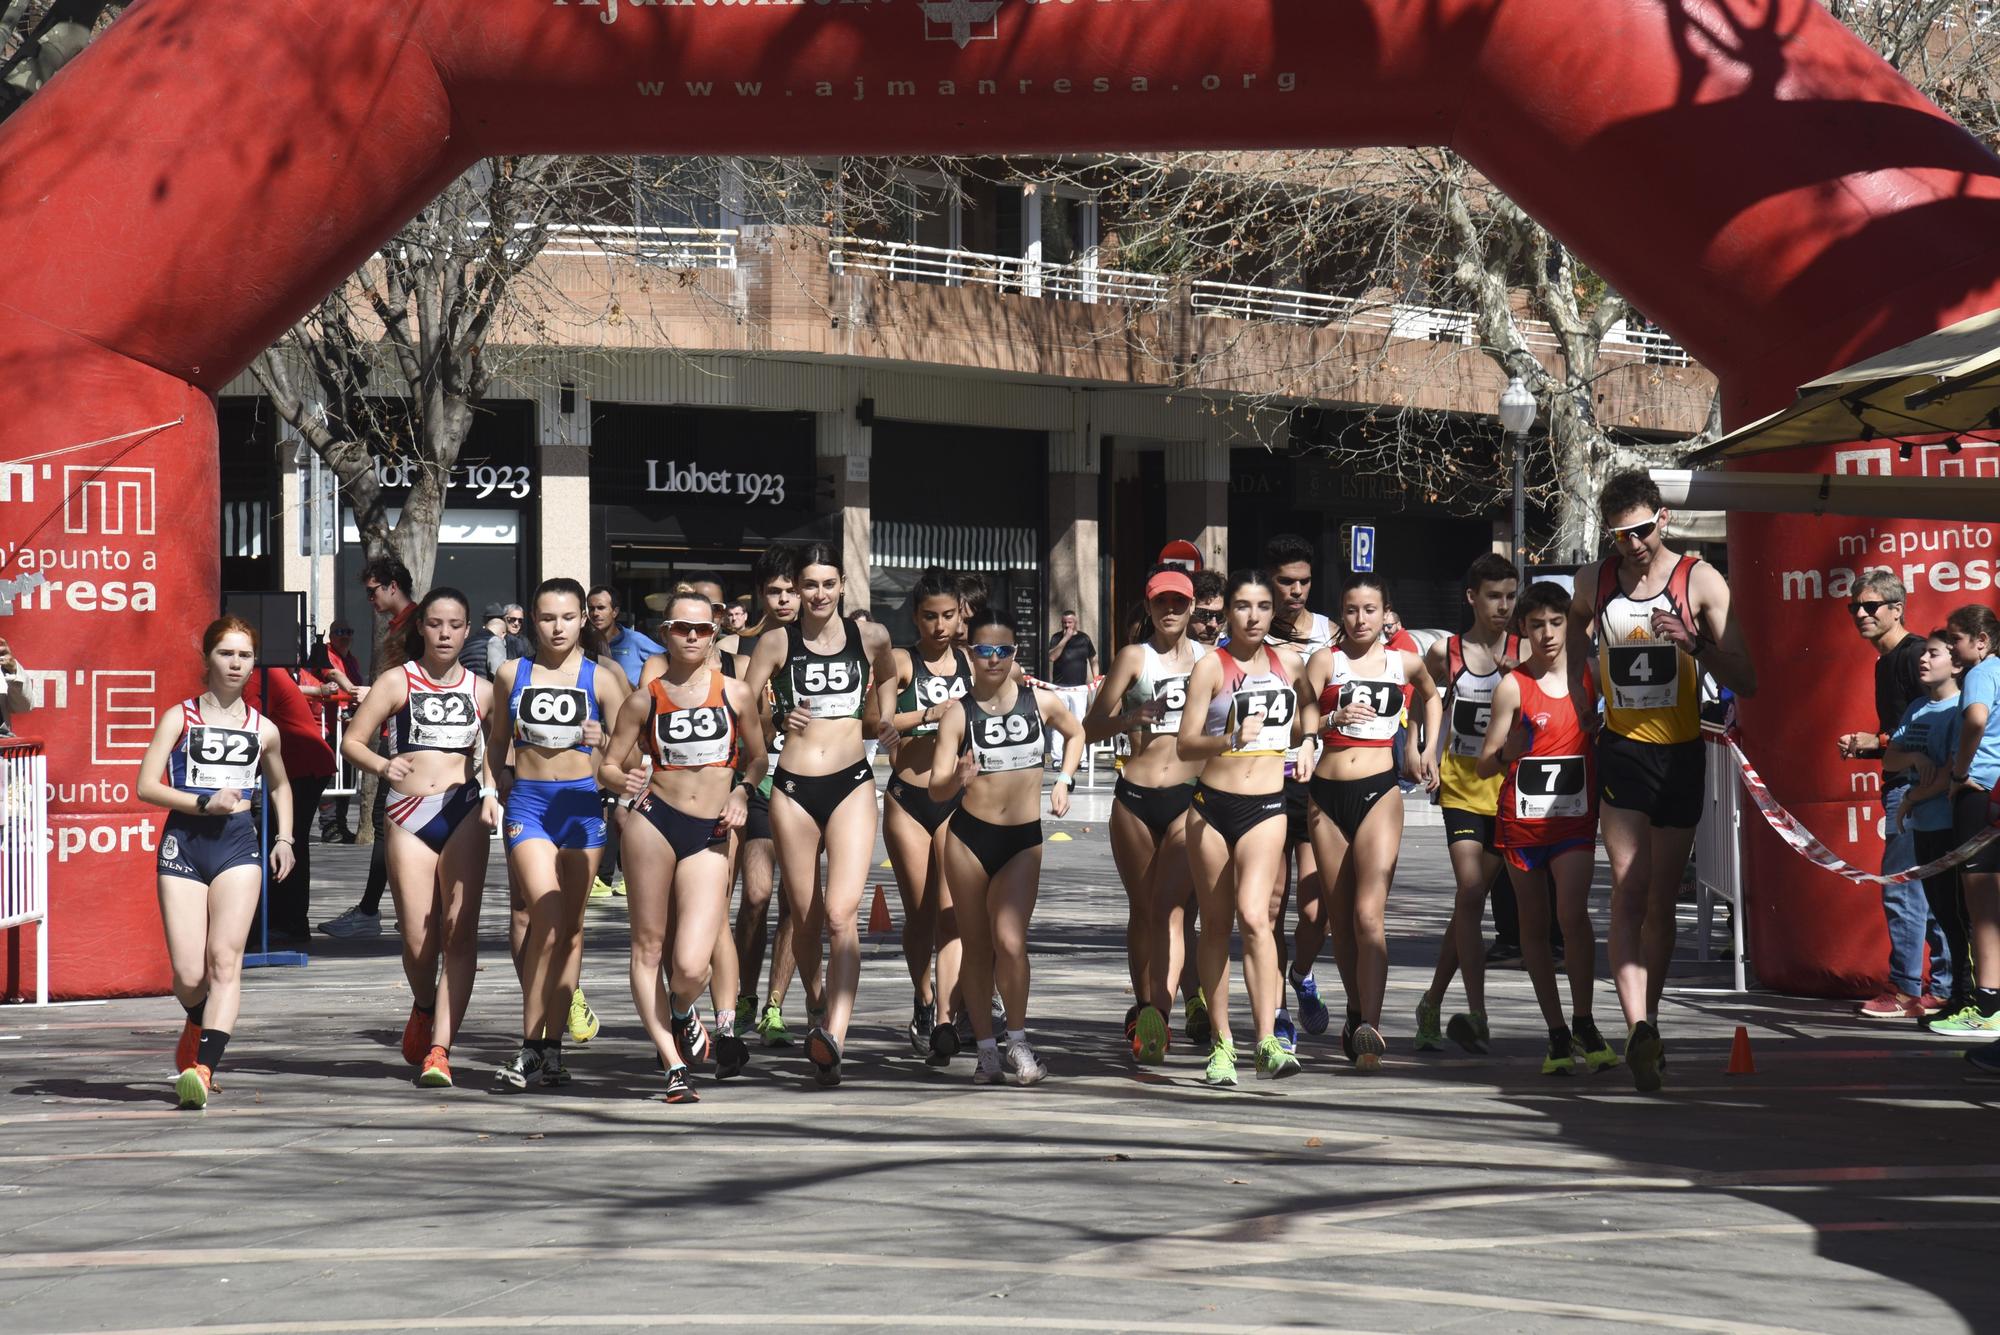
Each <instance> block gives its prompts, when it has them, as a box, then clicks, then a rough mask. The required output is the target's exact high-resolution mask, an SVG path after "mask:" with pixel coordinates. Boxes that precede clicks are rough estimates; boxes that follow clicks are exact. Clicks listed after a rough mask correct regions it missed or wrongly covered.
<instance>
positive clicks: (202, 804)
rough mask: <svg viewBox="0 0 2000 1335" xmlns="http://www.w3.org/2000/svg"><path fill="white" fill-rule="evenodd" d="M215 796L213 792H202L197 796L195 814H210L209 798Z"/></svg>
mask: <svg viewBox="0 0 2000 1335" xmlns="http://www.w3.org/2000/svg"><path fill="white" fill-rule="evenodd" d="M213 796H215V794H213V793H202V794H200V795H199V796H197V797H196V798H195V799H194V814H195V815H197V816H205V815H207V814H208V799H209V798H211V797H213Z"/></svg>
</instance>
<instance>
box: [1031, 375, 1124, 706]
mask: <svg viewBox="0 0 2000 1335" xmlns="http://www.w3.org/2000/svg"><path fill="white" fill-rule="evenodd" d="M1074 399H1075V404H1076V407H1075V411H1074V414H1073V418H1072V425H1071V427H1070V429H1069V430H1067V431H1052V432H1050V433H1049V578H1048V587H1049V605H1048V606H1047V607H1046V608H1044V609H1043V619H1044V620H1045V621H1046V622H1047V623H1048V624H1047V625H1044V626H1039V627H1037V628H1036V629H1035V638H1036V641H1037V642H1038V643H1040V644H1043V645H1046V644H1048V643H1049V642H1050V636H1051V635H1052V634H1053V632H1054V628H1055V625H1056V619H1057V618H1058V617H1060V616H1061V615H1062V614H1063V612H1064V611H1065V610H1067V609H1069V608H1075V609H1076V616H1077V624H1078V625H1079V627H1081V629H1082V630H1083V633H1084V634H1086V635H1088V636H1089V637H1090V642H1091V643H1092V644H1094V645H1096V646H1097V649H1098V668H1099V670H1102V669H1103V667H1104V657H1103V656H1104V654H1105V652H1106V646H1107V645H1108V644H1109V643H1110V640H1109V638H1108V630H1109V627H1108V625H1107V623H1106V620H1105V613H1104V579H1103V570H1104V565H1103V561H1102V560H1101V559H1100V553H1099V549H1098V524H1099V515H1098V489H1097V488H1098V476H1099V474H1101V473H1102V472H1103V471H1104V450H1103V444H1104V438H1103V437H1102V436H1101V435H1099V434H1098V432H1097V428H1096V426H1095V424H1094V423H1093V422H1092V421H1091V420H1090V396H1089V395H1088V394H1085V393H1078V394H1076V395H1075V396H1074ZM1036 670H1037V671H1039V672H1047V671H1048V665H1047V664H1046V663H1043V664H1040V665H1039V666H1038V668H1037V669H1036Z"/></svg>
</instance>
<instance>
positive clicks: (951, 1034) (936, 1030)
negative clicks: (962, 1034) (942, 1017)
mask: <svg viewBox="0 0 2000 1335" xmlns="http://www.w3.org/2000/svg"><path fill="white" fill-rule="evenodd" d="M958 1052H959V1042H958V1026H957V1025H952V1024H940V1025H936V1026H933V1027H932V1029H931V1045H930V1053H929V1055H927V1056H926V1057H925V1058H924V1062H925V1064H926V1065H929V1066H949V1065H951V1059H952V1058H953V1057H956V1056H957V1055H958Z"/></svg>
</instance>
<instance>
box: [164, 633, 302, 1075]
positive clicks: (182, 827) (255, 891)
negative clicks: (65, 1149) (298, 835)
mask: <svg viewBox="0 0 2000 1335" xmlns="http://www.w3.org/2000/svg"><path fill="white" fill-rule="evenodd" d="M201 657H202V666H203V673H202V693H201V694H200V695H198V696H195V697H194V698H193V699H191V700H183V701H181V707H180V708H179V709H169V710H165V711H163V712H162V713H161V715H160V724H159V726H158V727H156V728H154V729H153V740H152V741H151V742H149V743H148V744H147V746H146V757H145V759H144V760H142V761H140V762H139V785H138V791H139V800H140V801H142V802H150V803H152V804H153V805H154V806H156V807H165V808H166V809H167V811H168V813H169V814H168V816H167V820H166V824H165V825H163V826H162V827H161V829H160V856H159V864H158V865H159V881H160V886H159V892H160V924H161V926H163V927H164V928H165V929H166V934H167V958H168V960H169V961H170V962H171V964H172V966H173V972H174V1000H176V1001H178V1002H180V1004H181V1009H182V1010H184V1011H186V1012H187V1022H186V1023H185V1024H183V1025H182V1026H181V1037H180V1041H179V1042H178V1043H177V1044H175V1046H174V1069H175V1071H176V1072H178V1078H177V1079H175V1081H174V1093H175V1094H176V1095H177V1096H178V1097H179V1099H180V1106H181V1107H183V1108H206V1107H207V1106H208V1098H209V1095H210V1094H212V1093H214V1091H215V1068H216V1067H218V1066H220V1065H222V1052H223V1049H224V1048H226V1047H228V1046H229V1035H230V1033H231V1031H233V1030H234V1029H235V1028H236V1015H237V1008H238V1007H239V1006H240V1005H241V1003H242V1000H243V943H244V941H245V940H246V939H247V938H248V937H249V935H250V919H251V917H252V916H253V915H254V914H255V913H256V912H257V900H258V897H259V895H260V893H261V892H262V890H263V886H264V878H263V867H262V863H263V862H264V854H263V849H262V848H261V846H260V845H261V843H262V839H261V836H260V834H259V832H258V817H257V798H258V792H257V780H258V776H259V774H260V773H261V774H262V776H263V780H264V782H265V783H266V784H268V785H269V793H268V799H269V801H270V812H271V823H272V824H273V825H274V826H276V833H275V834H274V835H273V837H272V840H271V856H270V865H271V875H272V876H273V877H275V878H277V879H278V880H283V879H284V878H285V877H286V876H289V875H290V874H291V870H292V787H291V784H290V783H289V782H288V781H287V780H286V778H285V764H284V761H283V760H281V759H280V758H279V755H278V729H277V727H276V725H274V724H273V723H272V722H271V721H270V720H269V719H267V718H265V717H264V716H263V715H262V714H260V713H258V712H257V711H256V710H254V709H252V708H251V707H250V705H249V703H248V702H247V701H246V700H244V698H243V684H244V683H245V682H246V681H248V680H249V679H250V673H251V671H252V670H254V669H255V667H256V665H257V632H256V631H254V630H252V629H250V626H249V624H248V623H246V622H244V621H241V620H239V619H238V618H236V617H231V616H226V617H221V618H219V619H217V620H215V621H213V622H210V623H209V626H208V629H207V630H205V631H203V632H202V634H201Z"/></svg>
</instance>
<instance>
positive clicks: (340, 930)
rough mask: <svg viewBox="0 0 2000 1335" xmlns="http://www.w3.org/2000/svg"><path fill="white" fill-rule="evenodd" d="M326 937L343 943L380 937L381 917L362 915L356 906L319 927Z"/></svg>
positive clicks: (368, 914) (377, 915)
mask: <svg viewBox="0 0 2000 1335" xmlns="http://www.w3.org/2000/svg"><path fill="white" fill-rule="evenodd" d="M319 929H320V930H321V931H322V932H325V933H326V934H327V935H328V936H337V937H339V938H340V939H341V940H343V941H358V940H360V939H361V938H363V937H369V936H380V935H382V915H381V914H379V913H363V912H362V911H361V906H360V905H359V904H356V905H355V906H354V907H353V908H351V909H349V910H348V911H347V912H345V913H343V914H341V915H340V916H339V917H338V918H330V919H328V920H327V921H325V922H323V923H321V924H320V925H319Z"/></svg>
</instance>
